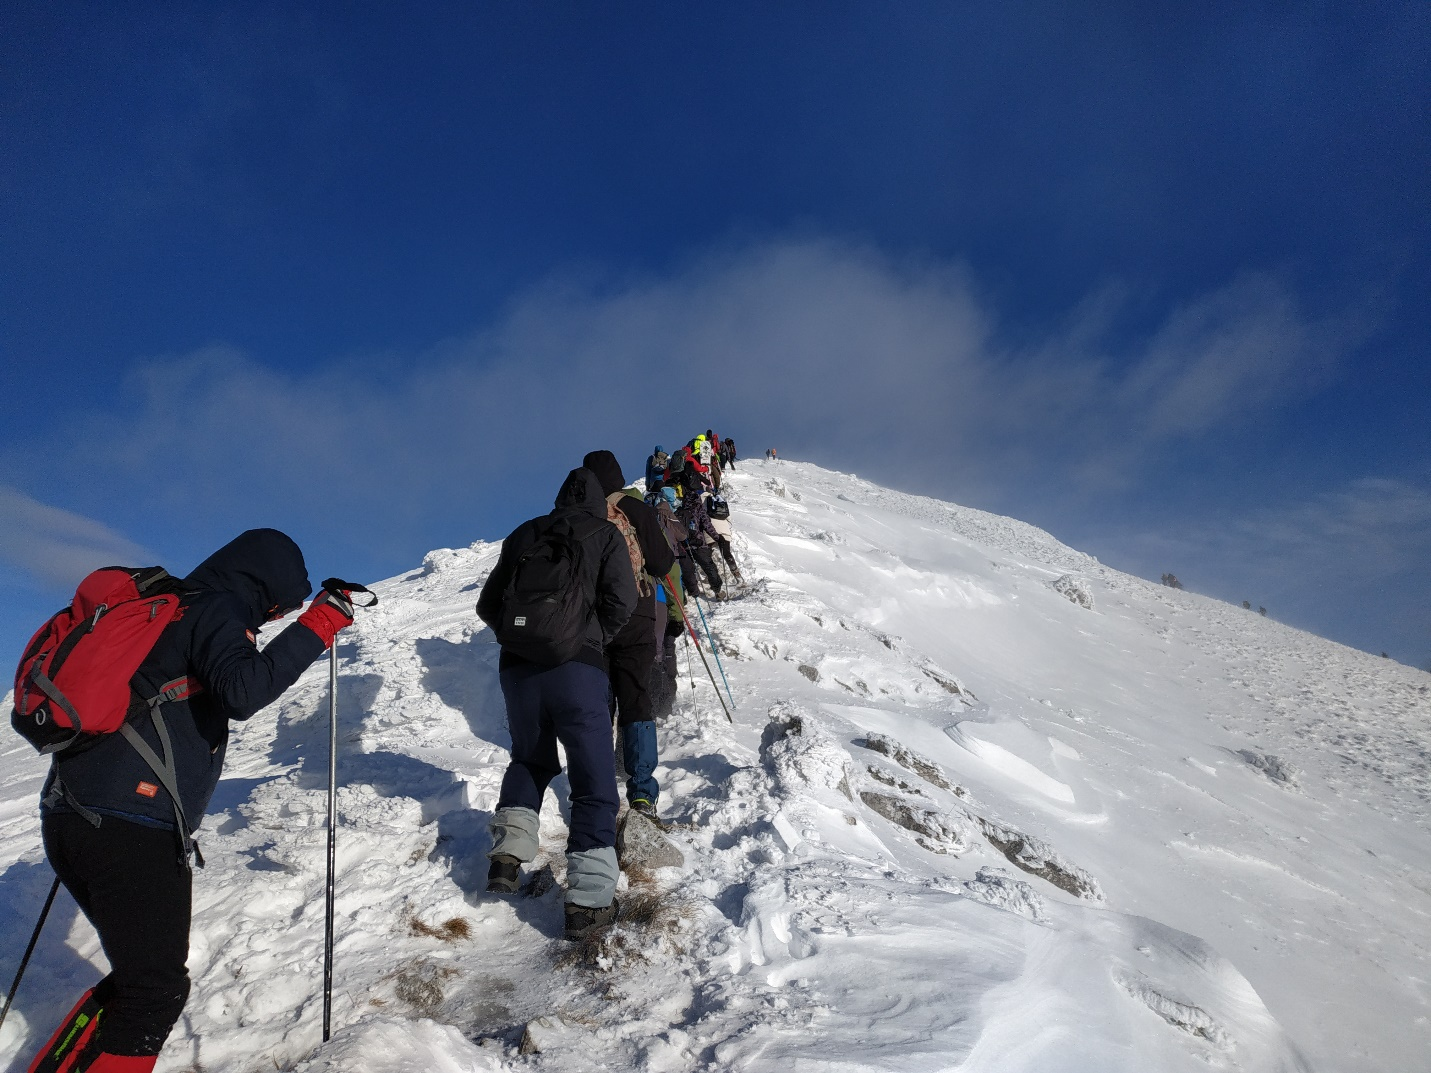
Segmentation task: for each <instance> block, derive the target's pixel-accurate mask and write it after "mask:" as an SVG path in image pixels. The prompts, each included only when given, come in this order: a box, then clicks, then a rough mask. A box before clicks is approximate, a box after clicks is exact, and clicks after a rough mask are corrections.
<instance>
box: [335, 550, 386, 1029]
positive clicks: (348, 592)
mask: <svg viewBox="0 0 1431 1073" xmlns="http://www.w3.org/2000/svg"><path fill="white" fill-rule="evenodd" d="M323 589H324V590H325V591H326V592H331V593H333V594H334V595H335V596H342V597H343V599H345V600H351V599H352V595H353V593H355V592H362V593H367V594H368V595H369V596H372V597H373V598H372V599H371V600H369V601H368V602H367V603H365V604H359V603H354V604H353V606H354V607H372V606H373V605H374V604H376V603H377V602H378V598H377V596H374V595H373V593H372V592H371V591H370V590H369V589H368V588H367V587H366V586H364V585H359V584H357V583H355V582H352V581H339V580H338V579H337V578H333V577H330V578H329V579H328V580H327V581H325V582H323ZM337 854H338V639H337V638H336V637H335V638H333V643H332V644H331V645H330V646H329V647H328V892H327V904H326V906H325V915H324V922H323V1042H324V1043H327V1042H328V1039H329V1037H330V1036H331V1035H332V1031H331V1029H332V1022H333V893H334V882H333V881H334V872H335V868H334V865H335V864H336V862H337Z"/></svg>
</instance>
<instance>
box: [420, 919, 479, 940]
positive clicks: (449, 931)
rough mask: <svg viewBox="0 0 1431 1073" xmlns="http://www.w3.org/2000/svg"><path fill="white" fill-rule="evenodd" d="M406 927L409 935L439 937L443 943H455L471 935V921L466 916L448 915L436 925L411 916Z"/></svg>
mask: <svg viewBox="0 0 1431 1073" xmlns="http://www.w3.org/2000/svg"><path fill="white" fill-rule="evenodd" d="M407 929H408V934H410V935H421V936H425V937H426V938H429V939H441V940H442V941H443V942H444V943H455V942H457V941H459V940H461V939H470V938H471V937H472V923H471V922H470V921H469V920H468V919H467V918H466V917H449V918H448V919H447V920H444V921H443V922H442V923H441V924H439V925H437V926H436V927H434V926H433V925H431V924H428V923H427V922H426V921H424V920H421V919H420V918H418V917H411V918H409V920H408V924H407Z"/></svg>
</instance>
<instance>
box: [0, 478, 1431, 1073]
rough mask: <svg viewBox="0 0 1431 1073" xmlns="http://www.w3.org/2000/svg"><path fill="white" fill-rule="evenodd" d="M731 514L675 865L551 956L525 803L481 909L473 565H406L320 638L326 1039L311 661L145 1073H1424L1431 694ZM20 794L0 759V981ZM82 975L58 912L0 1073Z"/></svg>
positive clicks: (22, 927) (240, 744) (200, 923)
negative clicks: (737, 560)
mask: <svg viewBox="0 0 1431 1073" xmlns="http://www.w3.org/2000/svg"><path fill="white" fill-rule="evenodd" d="M729 489H730V493H731V494H730V499H731V503H732V508H733V521H734V522H735V523H736V525H737V527H738V529H739V534H740V535H739V538H738V541H737V545H738V551H739V554H740V555H741V556H742V558H743V559H744V561H745V563H746V570H747V573H748V575H749V576H751V577H753V578H756V579H758V580H757V582H756V584H755V585H754V587H753V590H752V591H751V592H750V593H749V594H748V595H747V596H745V597H744V598H743V599H740V600H734V601H730V602H726V603H718V604H715V605H713V606H712V607H711V610H710V613H711V618H712V622H711V626H712V629H713V631H714V634H715V639H716V645H717V647H718V650H719V652H720V654H721V658H722V660H723V661H724V664H725V668H726V670H727V672H728V673H729V676H730V679H731V684H732V687H733V690H734V693H735V699H736V701H737V703H738V708H737V710H736V713H735V719H736V722H735V725H734V726H731V725H730V724H728V723H727V722H726V721H725V719H724V717H723V716H722V714H721V712H720V708H719V706H718V705H717V703H716V699H715V696H714V693H713V692H712V687H711V685H710V683H709V681H706V680H704V679H703V678H702V677H701V676H700V675H701V671H700V665H699V662H698V661H696V662H694V664H693V670H694V671H695V672H696V676H695V677H690V676H687V674H686V673H685V669H684V668H683V673H682V682H681V696H680V699H679V701H678V703H677V706H676V710H675V711H674V713H673V714H672V715H671V717H670V718H669V719H668V720H666V721H665V722H664V723H663V724H662V726H661V749H662V758H663V766H662V767H661V768H660V769H659V770H658V777H659V778H660V780H661V782H662V785H663V788H664V796H663V799H662V805H663V816H664V818H665V819H667V820H669V821H671V822H672V823H673V829H672V831H671V835H670V837H671V838H672V839H673V841H674V842H675V843H676V844H677V845H678V846H679V848H680V849H681V851H682V854H683V856H684V864H683V865H681V866H680V867H672V868H662V869H656V870H653V871H652V870H638V871H634V872H633V873H631V874H630V875H628V876H627V877H626V878H625V880H623V884H624V891H623V895H622V897H623V899H624V901H625V904H626V906H627V912H626V913H625V915H624V919H623V921H622V922H621V923H619V924H618V925H617V926H616V927H614V928H613V929H611V930H610V931H609V932H608V933H607V934H606V935H604V936H603V937H602V938H601V939H600V940H598V941H591V942H587V943H583V944H580V945H578V946H573V945H571V944H567V943H565V942H563V941H561V940H560V939H559V938H558V936H559V935H560V932H561V895H560V880H561V868H562V854H561V848H562V843H563V840H564V830H565V829H564V824H563V821H562V814H561V810H560V808H559V807H558V805H557V803H556V802H554V801H552V800H551V799H550V798H549V800H548V805H547V808H546V810H545V811H544V813H543V817H542V820H543V839H544V850H545V852H544V854H543V855H542V856H541V857H539V858H538V860H537V862H535V864H534V866H533V867H532V868H531V869H530V872H529V880H528V884H527V888H526V890H525V891H524V893H523V894H522V895H521V896H518V897H516V898H513V899H510V900H499V899H495V898H491V897H488V896H486V895H485V894H483V893H482V887H483V883H484V878H485V873H486V861H485V859H484V857H483V854H484V852H485V850H486V848H487V845H488V843H487V834H486V822H487V820H488V818H489V817H490V814H491V810H492V808H493V806H494V805H495V802H496V794H497V788H498V784H499V781H500V777H501V773H502V769H503V767H504V764H505V760H506V740H507V739H506V730H505V726H504V720H503V709H502V701H501V694H500V690H499V687H498V683H497V673H496V655H497V650H496V646H495V645H494V644H493V643H492V638H491V634H490V632H489V631H487V630H485V629H484V628H483V627H482V626H481V624H480V623H479V622H478V621H477V619H476V617H475V615H474V614H473V611H472V605H473V602H474V601H475V598H476V592H477V590H478V588H479V587H480V585H481V581H482V579H483V578H484V576H485V574H486V572H487V570H488V569H490V567H491V565H492V564H493V562H494V561H495V557H496V553H497V545H496V544H490V543H480V542H479V543H477V544H474V545H472V546H471V547H470V548H462V549H455V550H442V551H435V552H433V553H431V554H430V555H428V556H427V558H426V560H425V561H424V562H423V564H422V566H421V567H420V568H419V569H415V570H413V571H412V572H410V573H407V574H404V575H402V576H400V577H397V578H393V579H391V580H389V581H387V582H385V583H383V584H381V585H379V586H376V588H377V590H378V591H379V592H380V594H381V596H382V604H381V606H380V607H378V608H377V609H375V610H374V611H373V612H372V613H370V614H367V615H364V616H362V617H361V619H360V623H359V626H358V627H356V628H355V629H354V630H353V631H350V633H345V634H344V635H343V637H342V638H341V641H340V647H339V656H340V659H341V674H342V677H341V681H340V687H339V707H340V712H341V717H342V734H341V745H340V756H339V772H340V780H341V787H340V790H339V796H338V808H339V813H340V822H341V826H340V830H339V836H338V838H339V842H338V846H339V849H338V869H339V872H338V903H337V910H338V935H339V938H338V945H337V952H336V959H337V987H336V992H335V999H334V1001H335V1021H336V1024H337V1025H338V1026H339V1029H338V1031H337V1033H336V1035H335V1038H334V1039H333V1041H332V1042H331V1043H330V1044H328V1045H327V1046H321V1045H320V1042H319V1036H320V1027H319V1022H320V1017H321V996H320V985H321V941H322V931H323V868H324V828H323V824H324V809H325V787H326V783H325V779H326V764H327V758H326V713H327V681H326V672H325V668H322V667H318V668H314V669H313V670H311V671H310V672H309V673H308V674H307V675H306V676H305V677H304V678H303V679H302V680H301V681H300V683H299V685H298V686H297V687H295V688H294V689H293V690H292V691H290V693H289V694H288V695H287V696H285V697H284V698H283V699H282V701H280V702H279V703H277V704H275V705H274V706H273V707H272V708H270V709H269V710H267V711H266V712H264V713H262V714H261V715H260V716H258V717H256V718H255V719H254V720H252V721H251V722H250V723H248V724H246V725H244V726H242V727H240V728H238V730H237V733H236V734H235V736H234V740H233V743H232V746H231V750H230V759H229V764H228V768H227V770H226V772H225V775H226V777H225V779H224V781H223V783H222V784H221V786H220V790H219V793H218V795H217V796H216V798H215V800H214V803H213V807H212V809H211V812H210V815H209V817H208V818H207V820H206V822H205V825H204V832H203V836H202V841H203V844H204V848H205V853H206V856H207V857H208V860H209V867H208V868H207V870H206V871H204V872H203V873H201V874H200V875H199V876H198V878H197V880H196V884H195V907H194V916H195V919H194V929H193V943H192V950H191V955H190V970H191V973H192V975H193V977H194V991H193V995H192V997H191V999H190V1001H189V1005H188V1009H187V1010H186V1012H185V1015H184V1017H183V1019H182V1020H181V1021H180V1023H179V1025H178V1026H177V1027H176V1029H175V1032H174V1035H173V1036H172V1038H171V1039H170V1041H169V1044H168V1047H167V1048H166V1050H165V1053H164V1056H163V1058H162V1059H161V1061H160V1066H159V1068H160V1069H161V1070H171V1071H172V1070H205V1071H209V1073H213V1071H217V1070H233V1071H244V1073H246V1071H258V1070H272V1069H275V1068H277V1069H298V1070H306V1071H311V1073H319V1071H322V1073H342V1071H358V1070H362V1071H364V1073H380V1071H392V1073H399V1071H403V1073H406V1071H409V1070H412V1071H416V1070H443V1071H446V1070H451V1071H469V1070H482V1071H488V1070H509V1069H552V1070H563V1071H580V1070H588V1069H591V1070H594V1069H601V1068H606V1069H640V1070H649V1071H653V1073H676V1071H684V1070H721V1069H732V1070H737V1069H738V1070H742V1071H756V1073H758V1071H764V1070H772V1071H774V1070H779V1071H782V1073H786V1071H788V1070H790V1069H797V1070H822V1071H831V1073H833V1071H840V1070H851V1071H853V1070H882V1069H888V1070H899V1071H901V1073H908V1071H922V1070H931V1071H932V1070H963V1071H970V1073H972V1071H988V1073H994V1071H997V1073H1017V1071H1021V1070H1028V1071H1035V1070H1036V1071H1039V1073H1049V1071H1064V1070H1067V1071H1075V1070H1079V1071H1082V1070H1087V1071H1097V1073H1112V1071H1129V1073H1145V1071H1148V1070H1170V1071H1177V1070H1205V1069H1208V1068H1212V1069H1227V1070H1235V1069H1241V1070H1258V1071H1262V1070H1265V1071H1269V1073H1270V1071H1280V1070H1285V1071H1294V1070H1305V1069H1319V1070H1357V1071H1368V1073H1369V1071H1373V1070H1389V1069H1407V1070H1409V1069H1415V1068H1421V1067H1422V1066H1423V1065H1424V1063H1425V1056H1426V1054H1428V1053H1431V1028H1428V1023H1431V1022H1428V1018H1431V1001H1429V999H1431V996H1428V985H1427V983H1426V979H1425V970H1424V965H1425V963H1426V957H1427V954H1428V950H1427V947H1428V946H1431V939H1428V935H1431V843H1428V838H1427V819H1428V815H1427V804H1428V795H1431V755H1428V749H1427V745H1426V741H1427V732H1428V724H1431V695H1428V686H1431V677H1429V676H1427V675H1426V674H1424V673H1422V672H1419V671H1414V670H1411V669H1409V668H1405V667H1400V666H1398V665H1395V664H1392V663H1389V662H1388V661H1386V660H1381V659H1376V658H1373V657H1371V656H1368V655H1366V654H1363V653H1360V652H1355V651H1352V650H1350V649H1347V648H1344V647H1341V646H1339V645H1336V644H1333V643H1331V642H1329V641H1325V640H1322V639H1320V638H1317V637H1313V636H1310V635H1308V634H1305V633H1300V632H1298V631H1295V630H1292V629H1289V628H1286V627H1284V626H1281V625H1279V624H1277V623H1275V622H1271V621H1268V620H1266V619H1264V618H1261V617H1260V616H1257V615H1256V614H1250V613H1248V612H1245V611H1243V610H1241V609H1239V608H1234V607H1231V606H1228V605H1225V604H1221V603H1217V602H1214V601H1211V600H1207V599H1204V598H1201V597H1198V596H1196V595H1193V594H1189V593H1185V592H1180V591H1174V590H1171V589H1167V588H1163V587H1161V586H1157V585H1153V584H1150V583H1147V582H1144V581H1141V580H1139V579H1136V578H1132V577H1129V576H1126V575H1123V574H1120V573H1118V572H1117V571H1114V570H1111V569H1108V568H1106V567H1104V566H1102V565H1100V564H1099V563H1098V562H1097V561H1096V560H1094V559H1092V558H1090V557H1089V556H1086V555H1083V554H1080V553H1079V552H1076V551H1074V550H1072V549H1069V548H1067V547H1064V546H1063V545H1061V544H1059V543H1058V542H1057V541H1055V540H1054V539H1053V538H1052V537H1050V536H1049V535H1048V534H1046V533H1043V532H1041V531H1039V530H1037V529H1034V528H1032V527H1030V526H1027V525H1024V524H1022V523H1019V522H1016V521H1013V520H1010V519H1007V518H1000V517H996V516H993V515H989V514H984V513H982V512H979V511H974V510H969V509H966V508H962V507H958V506H954V505H951V504H947V503H940V502H937V501H934V500H930V499H924V498H920V497H916V496H909V495H903V494H900V493H894V492H890V491H887V490H884V489H881V488H878V487H876V486H874V485H871V484H869V483H868V482H865V481H861V480H859V479H858V478H855V477H851V476H847V475H842V474H837V473H831V472H828V471H825V470H821V469H818V468H816V467H814V466H810V465H803V464H797V463H790V462H782V463H778V464H771V463H762V462H759V461H752V462H743V463H741V464H740V468H739V469H738V470H736V471H735V472H734V473H733V474H731V475H730V478H729ZM43 773H44V764H43V762H42V761H40V760H39V759H38V758H37V757H35V756H34V755H33V754H32V753H31V752H30V751H29V748H28V746H25V745H24V744H23V743H21V742H19V741H18V739H12V741H11V743H10V745H8V746H7V747H6V748H5V750H4V751H3V755H0V785H2V786H3V789H0V853H3V861H0V865H3V868H4V871H3V875H0V919H3V921H4V938H3V940H0V972H3V973H4V974H5V975H4V979H5V981H6V982H8V980H9V977H10V974H11V973H13V970H14V966H15V965H16V963H17V962H18V959H19V956H20V953H21V951H22V949H23V946H24V942H25V939H26V938H27V937H28V934H29V929H30V927H31V925H32V923H33V920H34V917H35V914H36V913H37V912H38V909H39V906H40V903H41V900H42V898H43V895H44V892H45V890H46V888H47V887H48V884H49V880H50V873H49V871H48V868H47V866H46V865H45V863H44V858H43V854H42V853H41V851H40V848H39V827H38V819H37V815H36V808H35V805H36V798H37V796H38V789H39V784H40V782H41V779H42V777H43ZM557 785H558V788H559V789H560V788H563V787H564V781H563V780H558V784H557ZM103 965H104V961H103V955H102V954H101V953H100V951H99V950H98V947H97V942H96V940H95V938H94V935H93V933H92V931H91V930H90V929H89V927H88V925H87V923H85V921H84V920H83V918H82V917H80V916H79V914H78V912H77V910H76V909H75V907H74V905H73V903H72V902H69V901H68V899H67V897H65V896H63V895H62V897H61V899H60V901H59V902H57V904H56V911H55V913H54V915H53V916H52V918H51V922H50V924H49V926H48V928H47V930H46V932H45V935H44V937H43V938H42V940H41V942H40V945H39V948H38V951H37V953H36V958H35V961H34V963H33V966H32V968H31V970H30V975H29V976H28V977H27V979H26V981H25V984H24V986H23V988H22V990H21V992H20V996H19V999H18V1002H17V1006H16V1010H15V1012H14V1014H13V1015H12V1017H11V1019H10V1021H9V1022H8V1023H7V1024H6V1026H5V1030H4V1038H3V1039H0V1068H5V1069H9V1070H22V1069H24V1068H25V1066H26V1064H27V1062H28V1057H29V1054H30V1050H31V1048H32V1047H33V1046H34V1045H35V1042H36V1037H37V1036H39V1035H40V1034H41V1033H43V1032H46V1031H48V1029H49V1027H50V1026H51V1025H52V1023H53V1022H54V1021H55V1020H56V1019H57V1018H58V1017H59V1016H60V1015H61V1014H62V1013H63V1012H64V1010H65V1009H67V1008H68V1005H69V1003H70V1002H71V1001H72V998H73V996H74V994H75V993H77V992H78V991H79V990H80V989H81V988H82V987H83V986H86V985H87V984H89V983H90V982H92V981H93V980H94V979H95V978H96V977H97V975H98V974H99V973H100V972H102V971H103Z"/></svg>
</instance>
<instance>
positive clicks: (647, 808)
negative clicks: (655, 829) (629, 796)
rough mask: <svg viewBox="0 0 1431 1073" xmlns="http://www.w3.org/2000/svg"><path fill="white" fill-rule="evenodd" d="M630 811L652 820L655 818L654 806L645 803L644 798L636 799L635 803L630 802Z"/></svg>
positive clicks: (648, 802) (647, 802)
mask: <svg viewBox="0 0 1431 1073" xmlns="http://www.w3.org/2000/svg"><path fill="white" fill-rule="evenodd" d="M631 811H632V812H639V813H641V815H643V816H645V817H647V818H649V819H652V820H654V819H655V818H656V806H655V805H653V804H652V803H651V802H650V801H647V800H646V799H645V798H644V797H638V798H637V799H636V800H635V801H633V802H631Z"/></svg>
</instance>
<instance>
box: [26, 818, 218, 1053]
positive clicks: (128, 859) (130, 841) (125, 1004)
mask: <svg viewBox="0 0 1431 1073" xmlns="http://www.w3.org/2000/svg"><path fill="white" fill-rule="evenodd" d="M41 830H42V831H43V834H44V840H45V853H46V854H47V855H48V856H49V858H50V864H51V866H52V867H53V868H54V870H55V874H56V875H57V876H59V877H60V882H61V883H63V884H64V885H65V889H66V890H68V891H69V892H70V894H71V895H73V896H74V900H75V901H76V902H77V903H78V904H79V907H80V909H81V910H82V911H83V912H84V915H85V916H86V917H88V918H89V922H90V923H91V924H93V925H94V930H95V931H97V932H98V933H99V942H100V945H101V946H102V947H103V948H104V956H105V957H106V958H108V959H109V965H110V972H109V975H108V976H106V977H105V978H104V979H103V980H101V981H100V982H99V983H98V984H97V985H96V986H95V989H94V997H95V1000H96V1001H97V1002H99V1004H100V1005H101V1006H102V1007H104V1016H103V1017H102V1018H101V1019H100V1022H99V1028H98V1030H97V1035H96V1045H95V1046H96V1049H97V1050H102V1051H105V1052H108V1053H109V1054H115V1055H154V1054H158V1053H159V1052H160V1051H161V1050H162V1049H163V1047H164V1041H165V1040H166V1039H168V1038H169V1030H170V1029H172V1028H173V1027H174V1022H175V1021H177V1020H178V1019H179V1015H180V1014H181V1013H182V1012H183V1010H184V1003H185V1001H186V1000H187V999H188V997H189V972H188V969H187V968H185V962H186V961H187V960H188V958H189V915H190V907H191V893H192V892H191V880H192V876H191V875H190V872H189V870H188V868H186V867H185V866H184V863H183V862H182V861H181V860H180V858H179V848H178V841H177V839H176V838H175V835H174V832H173V831H167V830H163V829H161V828H156V827H146V826H143V825H142V824H137V823H129V822H126V821H125V820H121V819H118V818H116V817H114V816H105V817H104V818H103V822H102V823H101V825H100V826H99V827H95V826H94V825H92V824H91V823H90V822H89V821H88V820H86V819H84V818H83V817H80V816H77V815H75V814H73V813H68V812H53V813H50V814H48V815H46V816H45V818H44V821H43V823H42V825H41Z"/></svg>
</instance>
